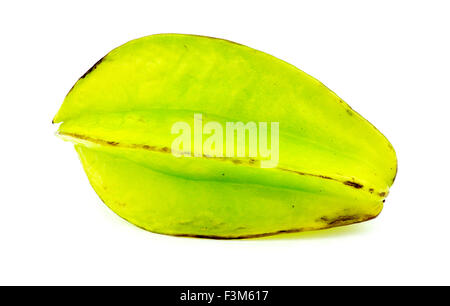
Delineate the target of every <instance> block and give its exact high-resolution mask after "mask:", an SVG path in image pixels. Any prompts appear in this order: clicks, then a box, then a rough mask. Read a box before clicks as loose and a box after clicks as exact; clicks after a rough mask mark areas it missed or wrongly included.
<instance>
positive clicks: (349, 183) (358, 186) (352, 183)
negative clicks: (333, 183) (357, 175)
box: [344, 181, 364, 189]
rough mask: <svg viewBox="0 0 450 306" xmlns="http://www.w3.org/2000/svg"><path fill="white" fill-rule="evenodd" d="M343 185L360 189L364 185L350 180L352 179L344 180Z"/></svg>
mask: <svg viewBox="0 0 450 306" xmlns="http://www.w3.org/2000/svg"><path fill="white" fill-rule="evenodd" d="M344 185H347V186H351V187H354V188H356V189H361V188H363V187H364V186H363V185H361V184H358V183H356V182H352V181H345V182H344Z"/></svg>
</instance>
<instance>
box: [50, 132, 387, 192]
mask: <svg viewBox="0 0 450 306" xmlns="http://www.w3.org/2000/svg"><path fill="white" fill-rule="evenodd" d="M58 134H59V135H61V136H68V137H72V138H78V139H81V140H84V141H88V142H92V143H95V144H99V145H104V146H112V147H120V148H124V149H142V150H148V151H153V152H160V153H171V152H172V150H171V149H170V148H168V147H156V146H150V145H143V144H124V143H120V142H117V141H108V140H103V139H97V138H93V137H89V136H85V135H80V134H76V133H65V132H59V133H58ZM203 157H204V158H208V159H217V160H222V161H231V162H232V163H234V164H236V165H240V164H245V165H247V166H250V167H257V166H258V163H257V161H258V160H256V159H254V158H250V159H248V160H246V159H245V160H244V159H232V158H226V157H211V156H208V155H203ZM275 169H278V170H281V171H285V172H291V173H296V174H298V175H302V176H312V177H317V178H321V179H326V180H331V181H335V182H339V183H342V184H344V185H346V186H349V187H352V188H355V189H365V188H364V186H363V185H362V184H360V183H357V182H354V181H348V180H340V179H337V178H333V177H330V176H325V175H320V174H313V173H306V172H301V171H296V170H291V169H286V168H281V167H276V168H275ZM368 192H370V193H373V189H372V188H370V189H368ZM378 196H380V197H382V198H385V197H386V196H387V192H379V193H378Z"/></svg>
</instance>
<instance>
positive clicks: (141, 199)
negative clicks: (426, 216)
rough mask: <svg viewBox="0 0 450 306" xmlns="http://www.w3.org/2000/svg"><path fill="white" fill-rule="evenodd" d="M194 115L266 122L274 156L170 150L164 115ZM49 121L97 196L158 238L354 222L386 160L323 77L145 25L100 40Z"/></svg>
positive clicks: (387, 169) (371, 204)
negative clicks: (275, 132) (146, 30)
mask: <svg viewBox="0 0 450 306" xmlns="http://www.w3.org/2000/svg"><path fill="white" fill-rule="evenodd" d="M195 114H201V116H202V119H203V121H202V122H201V124H202V125H203V126H205V125H206V124H207V123H209V122H216V123H218V124H220V125H221V126H223V127H225V126H226V124H227V122H243V123H244V124H245V123H248V122H255V123H259V122H266V123H267V124H268V126H269V127H270V124H271V123H273V122H278V123H279V159H278V163H277V164H276V166H275V167H272V168H264V167H261V164H262V162H263V161H264V160H266V159H267V158H266V157H265V156H263V155H262V154H261V153H260V152H259V151H258V152H257V155H256V156H248V154H246V156H244V157H226V156H225V155H226V154H225V153H226V149H225V147H224V148H223V155H224V156H225V157H217V156H216V157H213V156H211V154H210V152H209V151H208V152H206V151H207V150H206V149H204V151H203V153H202V154H201V155H200V156H197V157H194V156H193V157H188V156H182V157H177V156H175V155H174V154H172V153H175V152H173V149H172V145H173V141H174V139H175V138H176V137H177V135H175V134H172V128H173V125H174V124H175V123H176V122H186V123H188V124H192V126H193V124H194V123H193V122H194V115H195ZM54 122H55V123H61V125H60V127H59V130H58V135H60V137H62V138H63V139H65V140H69V141H71V142H73V143H74V144H75V149H76V150H77V152H78V154H79V156H80V158H81V161H82V164H83V166H84V169H85V171H86V173H87V176H88V178H89V180H90V182H91V184H92V186H93V187H94V189H95V191H96V192H97V194H98V195H99V196H100V198H101V199H102V200H103V201H104V202H105V203H106V205H108V206H109V207H110V208H111V209H112V210H113V211H114V212H116V213H117V214H118V215H120V216H121V217H123V218H124V219H126V220H129V221H130V222H132V223H134V224H136V225H137V226H140V227H142V228H145V229H147V230H150V231H153V232H158V233H164V234H170V235H185V236H199V237H211V238H243V237H257V236H262V235H269V234H275V233H280V232H291V231H303V230H315V229H322V228H328V227H333V226H339V225H345V224H350V223H356V222H361V221H365V220H368V219H371V218H374V217H376V216H377V215H378V214H379V213H380V211H381V209H382V207H383V202H384V198H385V197H386V196H387V194H388V191H389V187H390V186H391V185H392V183H393V181H394V177H395V174H396V170H397V160H396V155H395V152H394V149H393V147H392V146H391V144H390V143H389V142H388V140H387V139H386V138H385V137H384V136H383V135H382V134H381V133H380V132H379V131H378V130H377V129H376V128H375V127H374V126H373V125H371V124H370V123H369V122H368V121H366V120H365V119H364V118H362V117H361V116H360V115H359V114H357V113H356V112H354V111H353V110H352V109H351V108H350V107H349V106H348V105H347V104H346V103H345V102H344V101H342V100H341V99H340V98H339V97H338V96H337V95H336V94H334V93H333V92H332V91H330V90H329V89H328V88H326V87H325V86H324V85H323V84H322V83H320V82H319V81H317V80H316V79H314V78H312V77H311V76H309V75H307V74H306V73H304V72H302V71H301V70H299V69H297V68H295V67H294V66H292V65H290V64H287V63H286V62H283V61H281V60H279V59H277V58H275V57H273V56H270V55H268V54H265V53H263V52H260V51H257V50H254V49H251V48H249V47H246V46H243V45H239V44H235V43H232V42H229V41H226V40H221V39H214V38H209V37H201V36H194V35H180V34H161V35H153V36H148V37H144V38H140V39H137V40H133V41H131V42H128V43H126V44H124V45H122V46H120V47H118V48H117V49H114V50H112V51H111V52H110V53H108V54H107V55H106V56H105V57H104V58H102V59H101V60H100V61H99V62H98V63H97V64H95V65H94V67H92V68H91V69H89V71H88V72H87V73H86V74H85V75H83V76H82V77H81V78H80V79H79V80H78V82H77V83H76V84H75V85H74V87H73V88H72V89H71V91H70V92H69V93H68V95H67V97H66V98H65V100H64V104H63V105H62V107H61V109H60V110H59V112H58V114H57V115H56V117H55V118H54ZM270 130H271V129H270V128H269V132H268V134H269V136H270ZM224 133H225V132H224ZM192 134H194V133H192ZM193 136H194V135H192V138H194V137H193ZM223 137H224V139H225V138H226V136H225V135H224V136H223ZM207 138H208V135H205V134H204V135H203V141H205V140H206V139H207ZM248 138H250V137H247V140H246V143H245V144H246V145H247V146H249V141H248ZM269 138H270V137H269ZM269 142H270V140H269ZM192 143H194V140H193V142H192ZM235 145H236V146H235V150H237V149H238V148H239V145H238V144H237V143H235ZM272 145H274V143H272ZM191 148H192V147H191ZM246 153H248V149H246Z"/></svg>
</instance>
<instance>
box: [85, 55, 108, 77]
mask: <svg viewBox="0 0 450 306" xmlns="http://www.w3.org/2000/svg"><path fill="white" fill-rule="evenodd" d="M104 58H105V57H102V58H101V59H99V60H98V61H97V62H96V63H95V64H94V65H93V66H92V67H91V68H89V70H88V71H86V72H85V73H84V74H83V75H82V76H81V77H80V79H84V78H85V77H86V76H87V75H88V74H89V73H91V72H92V71H94V70H95V69H96V68H97V66H98V65H100V63H101V62H103V59H104Z"/></svg>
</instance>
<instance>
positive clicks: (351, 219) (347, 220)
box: [138, 215, 378, 240]
mask: <svg viewBox="0 0 450 306" xmlns="http://www.w3.org/2000/svg"><path fill="white" fill-rule="evenodd" d="M377 216H378V215H377ZM377 216H369V215H367V216H363V217H360V216H340V217H338V218H335V219H331V220H328V219H327V220H328V221H325V220H324V219H326V218H325V217H323V218H321V219H319V220H321V221H325V222H327V225H325V226H323V227H320V228H298V229H288V230H280V231H275V232H269V233H262V234H254V235H242V236H217V235H192V234H164V233H158V234H163V235H170V236H175V237H188V238H203V239H215V240H240V239H255V238H264V237H269V236H274V235H279V234H292V233H301V232H306V231H316V230H325V229H330V228H333V227H340V226H345V225H350V224H357V223H361V222H365V221H369V220H372V219H375V218H376V217H377ZM138 227H140V228H142V229H144V230H146V231H150V232H151V230H148V229H146V228H144V227H141V226H138Z"/></svg>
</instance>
